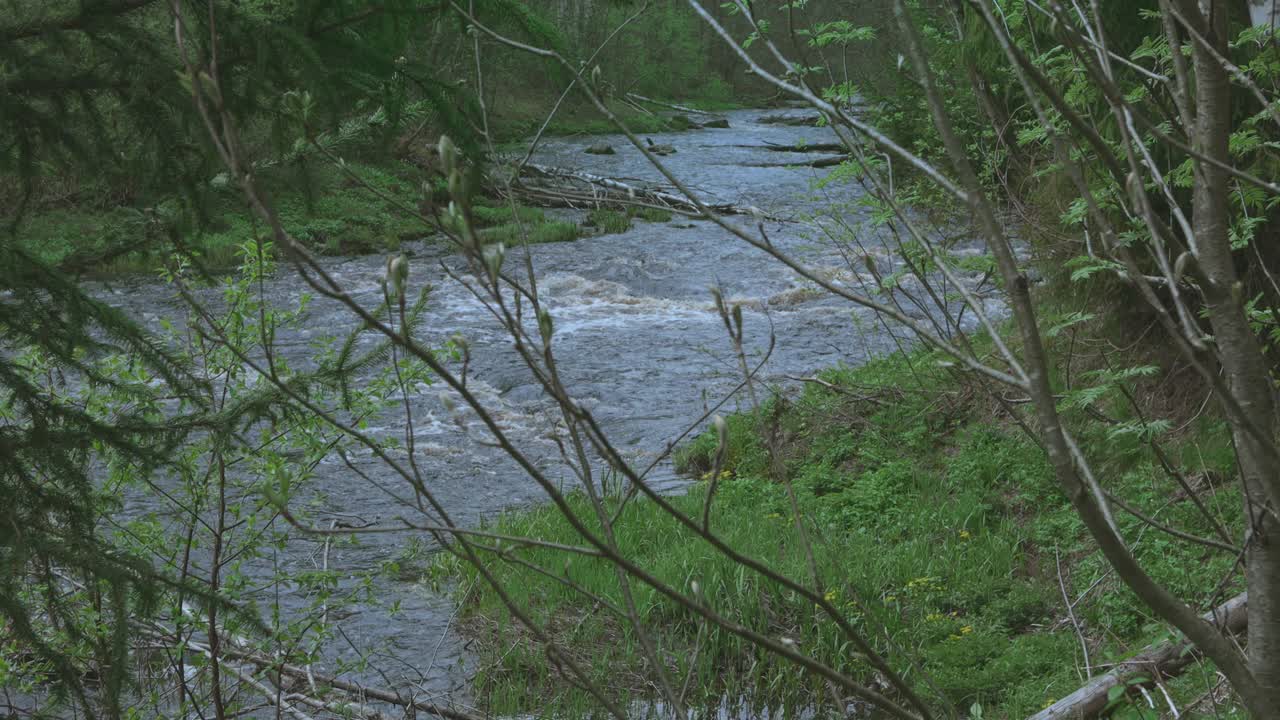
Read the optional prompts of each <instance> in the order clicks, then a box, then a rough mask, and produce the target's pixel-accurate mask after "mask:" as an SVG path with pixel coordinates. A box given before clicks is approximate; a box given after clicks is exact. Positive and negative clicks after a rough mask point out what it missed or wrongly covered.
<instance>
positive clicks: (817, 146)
mask: <svg viewBox="0 0 1280 720" xmlns="http://www.w3.org/2000/svg"><path fill="white" fill-rule="evenodd" d="M741 147H762V148H764V149H765V150H772V151H773V152H793V153H814V152H825V153H847V152H848V151H849V148H847V147H845V146H844V145H843V144H842V143H804V144H803V145H779V144H777V143H769V142H767V143H765V144H764V145H759V146H755V145H743V146H741Z"/></svg>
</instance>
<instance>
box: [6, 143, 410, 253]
mask: <svg viewBox="0 0 1280 720" xmlns="http://www.w3.org/2000/svg"><path fill="white" fill-rule="evenodd" d="M347 167H348V168H349V169H350V170H351V172H352V173H354V174H355V176H356V177H358V178H359V180H360V181H361V182H363V183H368V185H370V186H372V187H373V188H376V189H377V190H378V191H380V192H381V193H382V194H383V195H385V196H387V197H389V198H390V200H384V199H382V198H380V197H378V196H377V195H375V194H373V193H370V192H369V191H368V190H367V189H366V188H365V187H363V186H362V185H361V184H360V182H357V181H356V180H354V179H352V178H350V177H348V176H346V175H344V174H342V173H341V172H340V171H338V170H337V169H336V168H331V167H327V166H326V167H322V168H319V169H315V170H313V171H311V172H310V173H309V174H308V175H306V176H303V175H301V174H300V173H291V172H283V171H275V172H264V173H263V174H262V175H261V177H260V183H261V185H262V187H263V188H264V189H265V190H266V192H267V193H268V195H269V196H270V197H271V199H272V201H273V202H274V204H275V208H276V210H277V212H278V213H279V217H280V220H281V222H282V223H283V224H284V227H285V229H286V230H288V231H289V232H290V233H291V234H292V235H293V236H294V237H296V238H298V239H299V240H301V241H302V242H304V243H306V244H307V245H309V246H310V247H311V248H312V249H313V250H315V251H317V252H320V253H328V254H351V255H354V254H361V253H373V252H382V251H386V250H391V249H395V248H397V247H399V245H400V243H401V242H402V241H404V240H409V239H416V238H421V237H425V236H426V235H429V234H431V232H432V230H431V229H430V228H428V227H426V226H424V224H423V223H422V222H421V221H419V220H417V219H415V218H413V217H412V216H410V215H409V214H407V213H405V212H403V211H402V210H400V209H398V208H397V203H400V204H403V205H407V206H408V207H414V206H415V205H416V203H417V194H416V193H417V186H418V181H417V180H416V179H415V178H414V176H413V173H412V171H411V170H409V169H407V168H405V169H401V168H400V167H398V166H397V167H392V166H381V165H365V164H360V163H355V162H352V163H348V165H347ZM203 203H204V205H205V208H204V210H205V215H206V220H205V222H204V223H193V222H191V221H190V219H189V216H190V213H189V212H188V211H187V210H186V209H185V208H184V207H182V206H180V205H179V203H178V202H177V201H175V200H170V201H167V202H164V203H161V204H160V205H159V206H157V207H155V208H151V209H145V210H144V209H138V208H128V207H114V208H109V209H94V208H83V207H69V208H55V209H51V210H47V211H44V212H39V213H32V214H30V215H29V216H27V217H26V218H24V220H23V224H22V226H21V227H20V228H19V230H18V238H19V242H21V243H23V245H24V246H25V247H26V248H27V249H29V250H30V251H32V252H33V253H35V254H36V255H38V256H39V257H41V258H42V259H44V260H46V261H48V262H50V263H52V264H55V265H67V264H88V265H89V267H88V269H89V270H90V271H92V272H94V273H99V274H116V273H121V272H141V271H149V270H153V269H155V268H157V267H159V266H161V265H162V264H163V263H164V262H165V261H166V259H167V256H168V254H169V253H170V252H172V251H173V249H174V245H173V244H172V243H171V242H169V239H168V238H167V237H166V236H165V234H164V232H163V230H162V229H161V228H160V223H159V222H157V220H164V221H167V222H171V223H172V224H173V226H174V227H175V228H176V230H177V232H178V241H179V242H180V243H181V244H182V246H183V247H184V248H187V249H190V250H191V251H192V252H193V253H194V254H195V255H197V256H198V257H199V258H200V259H201V261H202V262H203V263H205V264H206V265H208V266H209V267H211V268H214V269H220V268H226V267H230V266H233V265H235V264H237V263H238V255H237V252H238V250H237V249H238V248H239V247H240V246H241V245H242V244H244V243H245V242H246V241H249V240H251V239H253V237H254V236H255V235H258V236H265V235H266V234H267V230H266V228H265V226H264V225H263V224H262V223H261V222H254V219H253V218H252V217H251V215H250V214H249V213H248V212H247V211H246V210H245V208H244V201H243V198H242V197H241V196H240V194H239V189H238V188H236V187H233V186H223V187H219V188H215V189H211V190H209V191H208V194H207V196H206V197H205V198H203ZM129 248H136V249H129ZM117 249H129V250H128V251H126V252H119V253H118V252H116V251H117ZM108 254H110V255H112V258H111V259H110V260H109V261H105V262H101V261H94V260H93V259H94V258H96V257H102V256H104V255H108Z"/></svg>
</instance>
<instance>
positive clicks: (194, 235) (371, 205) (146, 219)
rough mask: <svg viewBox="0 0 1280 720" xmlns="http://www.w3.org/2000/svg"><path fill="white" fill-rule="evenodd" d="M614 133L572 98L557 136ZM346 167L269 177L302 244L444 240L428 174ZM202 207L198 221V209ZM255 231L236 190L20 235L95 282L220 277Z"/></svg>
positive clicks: (263, 178) (500, 127)
mask: <svg viewBox="0 0 1280 720" xmlns="http://www.w3.org/2000/svg"><path fill="white" fill-rule="evenodd" d="M688 102H689V103H690V104H691V106H695V107H699V108H709V107H714V108H716V109H725V108H729V107H734V106H735V105H734V104H733V103H728V102H723V101H710V100H705V101H699V100H697V99H694V100H690V101H688ZM613 105H614V107H613V108H612V110H613V111H615V112H616V113H618V115H619V116H620V117H621V118H622V119H623V120H624V122H626V123H627V124H628V125H629V126H630V127H632V128H634V129H635V131H636V132H644V133H651V132H659V131H662V130H667V129H682V128H678V127H675V126H673V125H672V124H671V120H670V118H669V117H668V116H667V115H657V114H646V113H642V112H640V111H637V110H635V109H633V108H632V107H631V106H629V105H625V104H621V103H613ZM655 109H657V108H655ZM546 112H547V102H546V100H545V98H542V99H539V101H538V102H536V103H535V102H534V101H532V100H530V101H527V102H523V103H522V102H513V103H511V104H508V105H503V106H501V107H500V108H499V109H498V110H496V111H495V113H494V116H493V118H492V123H493V125H492V132H493V135H494V137H495V140H497V141H498V142H503V143H509V142H514V141H518V140H521V139H523V138H527V137H528V136H529V135H530V134H532V133H533V132H535V131H536V130H537V129H538V128H539V127H540V126H541V124H542V122H543V120H545V117H546ZM610 132H616V128H614V127H613V126H612V125H611V124H610V123H609V121H608V120H606V119H604V118H603V117H602V116H601V115H600V114H599V113H598V112H597V111H596V110H595V109H594V108H588V107H585V106H584V103H583V102H581V101H572V102H568V103H566V105H565V107H564V108H562V109H561V110H560V112H558V113H557V114H556V117H555V119H554V120H553V121H552V122H551V123H550V124H549V125H548V127H547V130H546V135H547V136H548V137H572V136H583V135H597V134H603V133H610ZM424 137H426V136H424ZM424 142H426V141H425V140H424ZM346 159H347V160H348V162H347V165H346V168H345V170H346V171H348V172H349V173H350V174H351V175H354V176H355V178H354V179H353V178H352V177H351V176H350V175H348V174H347V173H346V172H343V171H342V170H340V169H338V168H336V167H333V166H331V165H329V164H327V163H318V162H310V163H306V162H304V163H302V164H299V165H297V166H288V167H281V168H274V169H267V170H264V171H263V172H262V173H261V174H260V175H259V176H258V182H259V184H260V185H261V186H262V187H263V188H264V189H265V190H266V191H267V192H268V193H269V195H270V196H271V197H272V198H273V200H274V201H275V205H276V208H277V210H278V211H279V212H280V216H281V219H282V221H283V222H284V225H285V227H286V229H288V230H289V231H290V232H291V233H292V234H293V235H294V236H295V237H296V238H298V239H300V240H302V241H303V242H305V243H307V244H308V246H309V247H311V248H312V250H314V251H315V252H317V253H319V254H322V255H362V254H374V253H385V252H391V251H395V250H397V249H399V248H400V246H401V245H402V243H404V242H406V241H410V240H419V239H422V238H424V237H428V236H430V235H433V234H436V233H437V232H438V228H435V227H433V226H430V225H427V224H424V223H423V222H422V221H421V220H420V219H418V218H416V217H413V216H412V215H411V214H410V212H408V211H406V208H407V209H410V210H415V209H417V208H419V206H420V201H421V199H422V190H421V188H422V184H423V182H424V180H425V179H427V177H428V175H427V174H426V173H424V172H423V170H422V169H421V168H419V167H417V166H415V165H414V164H413V163H412V162H406V159H405V158H404V157H397V156H395V155H393V154H392V153H390V152H388V151H387V150H386V149H385V148H384V149H381V150H379V149H377V148H364V149H362V150H360V151H359V152H356V153H354V154H353V155H352V156H351V157H348V158H346ZM365 184H367V185H368V186H369V187H365ZM370 187H371V188H372V189H373V191H371V190H370V189H369V188H370ZM196 205H198V206H199V211H198V213H197V212H196V211H194V210H193V207H195V206H196ZM196 215H199V216H200V217H199V218H197V217H196ZM646 219H653V218H646ZM475 220H476V223H477V224H478V225H479V226H480V227H481V228H485V232H486V233H488V234H489V235H491V236H492V237H493V238H495V239H498V240H503V241H505V242H508V243H511V242H513V241H514V240H516V239H524V240H525V241H527V242H530V243H543V242H563V241H569V240H574V239H577V238H578V237H580V236H582V235H590V234H595V233H598V232H599V231H600V230H601V229H608V228H617V227H619V222H620V221H619V220H618V219H617V218H606V220H609V221H610V224H608V225H606V224H604V223H600V222H597V221H596V219H594V218H593V219H589V220H588V222H586V223H584V224H581V225H580V224H578V223H574V222H570V221H567V220H564V219H563V218H557V217H552V216H550V215H548V214H547V213H544V212H542V211H541V210H539V209H537V208H532V207H526V206H517V207H515V208H514V209H513V208H512V207H511V205H510V204H509V203H507V202H505V201H502V200H500V199H493V198H483V197H482V198H479V199H478V200H477V205H476V213H475ZM623 229H625V224H624V225H623ZM171 230H172V232H174V233H176V241H175V240H174V236H171V235H170V234H169V233H170V232H171ZM608 231H610V232H620V230H616V229H611V230H608ZM255 234H258V235H261V234H262V229H261V228H260V227H255V223H254V220H253V218H252V216H251V214H250V213H248V212H247V211H246V209H245V207H244V200H243V197H242V195H241V194H240V192H239V190H238V188H236V187H234V186H230V185H227V184H226V183H222V184H218V183H212V184H211V185H210V186H209V187H206V188H200V189H198V197H197V198H195V199H194V204H193V198H190V197H179V196H171V197H162V198H152V199H150V200H149V201H147V202H131V203H128V204H113V203H111V202H110V201H108V200H103V199H101V198H87V197H86V198H72V199H69V200H67V201H64V202H51V203H45V204H44V205H42V206H39V207H37V208H36V209H34V210H32V211H29V212H28V213H27V214H26V215H25V216H24V217H23V219H22V223H21V225H20V226H19V228H18V231H17V237H18V238H19V242H20V243H22V245H23V246H24V247H25V248H26V249H27V250H28V251H30V252H31V253H33V254H34V255H36V256H37V257H39V258H41V259H43V260H45V261H47V262H49V263H50V264H52V265H55V266H61V267H63V268H65V269H68V270H71V271H74V272H77V273H84V274H88V275H91V276H114V275H122V274H129V273H138V272H151V271H154V270H156V269H158V268H160V267H162V266H163V265H164V264H165V263H166V262H167V261H168V260H169V258H170V256H171V254H172V253H173V252H174V251H175V250H176V248H177V247H181V248H183V249H184V250H187V251H191V252H193V253H195V254H196V255H197V256H198V257H199V258H200V259H201V261H202V263H204V264H205V265H206V266H207V267H209V268H210V269H214V270H221V269H226V268H229V267H232V266H234V265H235V264H236V263H237V262H238V258H239V257H240V252H239V248H241V247H242V246H243V245H244V244H245V243H249V242H252V241H253V238H254V237H255Z"/></svg>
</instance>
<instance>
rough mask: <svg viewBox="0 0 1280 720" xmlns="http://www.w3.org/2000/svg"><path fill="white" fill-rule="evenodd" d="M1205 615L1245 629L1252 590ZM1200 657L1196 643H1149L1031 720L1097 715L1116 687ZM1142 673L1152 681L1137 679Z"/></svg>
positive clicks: (1233, 629)
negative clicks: (1195, 649) (1135, 653)
mask: <svg viewBox="0 0 1280 720" xmlns="http://www.w3.org/2000/svg"><path fill="white" fill-rule="evenodd" d="M1202 617H1203V619H1204V620H1205V621H1206V622H1209V623H1212V624H1213V625H1215V626H1217V627H1219V628H1223V629H1224V630H1226V631H1227V632H1230V633H1239V632H1241V631H1242V630H1244V628H1245V625H1246V624H1247V623H1248V620H1249V613H1248V593H1241V594H1240V595H1237V596H1236V597H1234V598H1232V599H1230V600H1228V601H1227V602H1225V603H1223V604H1222V605H1219V606H1218V607H1216V608H1214V609H1213V610H1211V611H1209V612H1208V613H1205V614H1204V615H1203V616H1202ZM1196 658H1197V653H1196V652H1195V651H1194V646H1193V645H1191V644H1190V643H1189V642H1187V641H1186V640H1182V641H1178V642H1174V641H1166V642H1160V643H1154V644H1152V645H1148V646H1147V647H1146V648H1144V649H1143V650H1142V652H1140V653H1138V654H1137V655H1134V656H1133V657H1131V658H1129V659H1128V660H1125V661H1123V662H1121V663H1120V664H1118V665H1117V666H1116V667H1115V668H1113V669H1112V670H1111V672H1109V673H1107V674H1105V675H1099V676H1097V677H1095V678H1093V679H1092V680H1090V681H1089V682H1088V683H1087V684H1086V685H1084V687H1081V688H1080V689H1078V690H1076V691H1075V692H1073V693H1071V694H1070V695H1068V696H1066V697H1064V698H1062V699H1061V700H1059V701H1057V702H1055V703H1054V704H1052V705H1050V706H1049V707H1047V708H1045V709H1044V710H1041V711H1040V712H1038V713H1036V714H1035V715H1032V716H1031V718H1029V720H1059V718H1092V717H1096V716H1098V714H1100V713H1101V712H1102V711H1103V710H1105V709H1106V707H1107V705H1108V703H1109V702H1110V700H1111V697H1110V693H1111V692H1112V689H1113V688H1124V687H1127V685H1128V684H1129V683H1133V684H1135V685H1143V686H1145V685H1149V684H1150V683H1151V680H1150V679H1151V678H1155V677H1162V678H1168V677H1174V676H1176V675H1178V674H1180V673H1181V672H1182V671H1183V670H1184V669H1186V667H1187V666H1189V665H1190V664H1191V663H1192V662H1194V661H1195V660H1196ZM1142 676H1145V677H1146V678H1148V680H1146V681H1144V682H1137V683H1134V682H1133V681H1134V680H1139V679H1140V678H1141V677H1142Z"/></svg>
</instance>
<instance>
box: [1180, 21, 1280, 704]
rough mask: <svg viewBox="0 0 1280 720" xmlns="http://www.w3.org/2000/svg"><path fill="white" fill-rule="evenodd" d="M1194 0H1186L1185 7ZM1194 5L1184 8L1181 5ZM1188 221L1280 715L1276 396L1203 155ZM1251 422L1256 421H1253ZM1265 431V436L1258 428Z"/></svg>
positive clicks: (1202, 90) (1220, 110)
mask: <svg viewBox="0 0 1280 720" xmlns="http://www.w3.org/2000/svg"><path fill="white" fill-rule="evenodd" d="M1188 6H1190V7H1188ZM1182 7H1183V8H1184V11H1183V12H1184V14H1185V15H1186V16H1188V17H1197V18H1203V17H1204V16H1203V15H1201V14H1200V13H1199V12H1198V11H1195V10H1194V8H1195V6H1194V4H1193V3H1191V2H1183V3H1182ZM1210 7H1211V8H1212V10H1211V13H1212V14H1211V15H1210V16H1209V17H1208V18H1205V19H1206V20H1207V22H1205V23H1204V25H1203V27H1202V28H1201V30H1202V35H1203V36H1204V37H1205V38H1206V39H1207V40H1208V42H1209V43H1211V44H1213V46H1214V47H1215V49H1216V51H1217V53H1219V54H1220V55H1221V56H1223V57H1225V56H1226V55H1227V54H1228V49H1227V40H1228V25H1227V23H1228V14H1227V5H1226V3H1222V2H1217V3H1212V4H1211V6H1210ZM1189 9H1191V10H1193V12H1187V10H1189ZM1193 47H1195V55H1194V62H1195V75H1196V106H1197V107H1196V118H1197V124H1196V128H1195V139H1194V142H1195V145H1196V149H1197V150H1199V151H1200V152H1201V153H1203V154H1204V155H1206V156H1207V157H1211V158H1216V159H1218V160H1220V161H1223V162H1225V163H1230V162H1231V159H1230V156H1229V154H1228V151H1227V144H1228V141H1229V139H1230V135H1231V84H1230V78H1229V77H1228V75H1227V71H1226V69H1225V68H1223V67H1222V64H1221V63H1220V62H1219V60H1218V59H1217V58H1216V57H1214V54H1213V53H1212V52H1210V51H1209V50H1207V49H1206V48H1204V47H1203V46H1202V45H1200V44H1198V43H1197V44H1193ZM1195 179H1196V182H1195V190H1194V197H1193V212H1194V218H1193V226H1194V228H1193V229H1194V232H1195V242H1196V246H1197V250H1198V255H1199V258H1198V259H1199V262H1200V268H1201V270H1202V271H1203V273H1204V275H1205V279H1206V281H1207V282H1206V283H1205V300H1206V303H1207V304H1208V308H1209V320H1210V323H1211V325H1212V327H1213V334H1214V340H1215V342H1216V345H1217V350H1218V355H1219V359H1220V361H1221V363H1222V369H1223V373H1224V377H1225V380H1226V382H1227V387H1228V388H1229V389H1230V392H1231V394H1232V395H1233V396H1234V397H1235V399H1236V401H1237V402H1238V403H1239V405H1240V407H1241V409H1242V411H1243V412H1242V414H1243V416H1244V417H1233V416H1232V415H1231V414H1230V413H1228V417H1230V419H1231V430H1232V438H1233V439H1234V441H1235V445H1236V453H1237V456H1238V464H1239V468H1240V476H1241V479H1242V481H1243V483H1244V490H1245V503H1246V506H1245V512H1246V517H1250V518H1252V520H1253V522H1252V523H1250V524H1251V525H1252V528H1251V530H1252V538H1251V542H1250V544H1249V546H1248V551H1247V556H1246V560H1245V563H1246V578H1247V581H1248V587H1249V595H1250V598H1251V599H1250V602H1249V644H1248V655H1249V667H1250V670H1251V671H1252V672H1253V675H1254V678H1255V679H1256V681H1257V683H1258V685H1259V688H1260V690H1261V692H1262V694H1263V698H1264V699H1265V703H1266V705H1265V706H1267V707H1271V708H1272V709H1273V713H1272V716H1273V717H1275V716H1280V523H1277V522H1275V521H1274V519H1271V520H1270V521H1267V520H1265V519H1264V518H1265V517H1266V514H1265V510H1264V509H1265V508H1268V507H1270V508H1272V509H1273V510H1274V508H1276V507H1277V504H1276V503H1275V501H1276V499H1277V496H1278V495H1280V492H1278V491H1277V487H1278V485H1277V476H1276V470H1277V467H1276V463H1275V462H1274V459H1273V458H1274V455H1273V453H1274V450H1273V448H1274V439H1275V401H1274V398H1273V395H1272V392H1273V390H1272V381H1271V377H1270V375H1269V373H1268V370H1267V362H1266V358H1265V357H1264V356H1263V354H1262V348H1261V346H1260V345H1259V343H1258V339H1257V336H1256V335H1255V334H1254V332H1253V329H1252V328H1251V327H1250V325H1249V320H1248V316H1247V315H1246V312H1245V307H1244V298H1243V292H1242V285H1241V283H1240V278H1239V277H1238V275H1237V273H1236V267H1235V258H1234V257H1233V254H1232V250H1231V243H1230V238H1229V234H1228V232H1229V228H1230V217H1231V215H1230V213H1231V206H1230V203H1229V196H1228V193H1229V192H1230V187H1229V183H1228V179H1227V175H1226V173H1225V172H1224V171H1222V170H1221V169H1220V168H1218V167H1214V166H1212V165H1210V164H1209V163H1204V162H1202V163H1199V164H1198V165H1197V168H1196V178H1195ZM1250 425H1252V431H1251V429H1250V427H1249V426H1250ZM1258 435H1261V436H1262V439H1260V438H1258V437H1257V436H1258Z"/></svg>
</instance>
